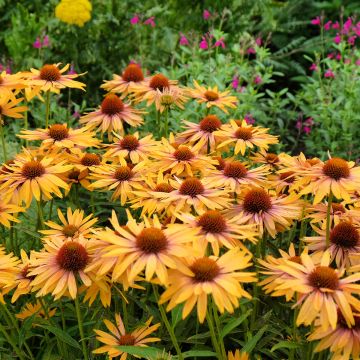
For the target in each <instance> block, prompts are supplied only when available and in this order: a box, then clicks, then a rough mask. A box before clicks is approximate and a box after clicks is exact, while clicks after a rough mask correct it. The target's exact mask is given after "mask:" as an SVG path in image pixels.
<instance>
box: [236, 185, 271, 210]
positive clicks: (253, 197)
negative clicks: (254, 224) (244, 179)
mask: <svg viewBox="0 0 360 360" xmlns="http://www.w3.org/2000/svg"><path fill="white" fill-rule="evenodd" d="M243 206H244V209H245V210H246V211H248V212H250V213H253V214H255V213H259V212H260V211H263V212H266V211H268V210H270V209H271V206H272V205H271V198H270V196H269V194H268V193H267V192H266V191H265V190H263V189H260V188H259V189H252V190H250V191H249V192H248V193H247V194H246V195H245V197H244V204H243Z"/></svg>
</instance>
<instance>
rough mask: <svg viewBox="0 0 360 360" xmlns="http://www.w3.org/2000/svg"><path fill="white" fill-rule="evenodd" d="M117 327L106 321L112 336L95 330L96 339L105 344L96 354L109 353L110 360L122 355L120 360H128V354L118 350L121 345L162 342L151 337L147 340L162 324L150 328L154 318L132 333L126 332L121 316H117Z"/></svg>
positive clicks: (143, 344)
mask: <svg viewBox="0 0 360 360" xmlns="http://www.w3.org/2000/svg"><path fill="white" fill-rule="evenodd" d="M115 320H116V325H114V324H113V323H111V322H110V321H109V320H104V324H105V326H106V327H107V329H108V330H109V331H110V333H111V334H108V333H106V332H104V331H101V330H94V331H95V332H96V334H97V335H98V336H97V337H96V339H97V340H98V341H100V342H102V343H104V344H106V345H105V346H102V347H100V348H98V349H96V350H94V351H93V353H94V354H102V353H108V355H109V357H110V359H113V358H116V357H118V356H120V355H121V357H120V360H126V359H127V355H128V354H127V353H126V352H123V351H121V350H119V349H118V346H120V345H130V346H147V345H146V344H147V343H150V342H155V341H160V339H159V338H155V337H151V338H147V336H148V335H150V334H151V333H152V332H154V331H156V330H157V329H158V328H159V327H160V324H155V325H153V326H150V323H151V321H152V318H150V319H149V320H148V321H147V322H146V323H145V326H139V327H138V328H137V329H135V330H134V331H132V332H126V330H125V327H124V323H123V321H122V319H121V317H120V314H115Z"/></svg>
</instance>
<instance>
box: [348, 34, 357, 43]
mask: <svg viewBox="0 0 360 360" xmlns="http://www.w3.org/2000/svg"><path fill="white" fill-rule="evenodd" d="M355 40H356V35H353V36H350V37H349V38H348V43H349V44H350V45H355Z"/></svg>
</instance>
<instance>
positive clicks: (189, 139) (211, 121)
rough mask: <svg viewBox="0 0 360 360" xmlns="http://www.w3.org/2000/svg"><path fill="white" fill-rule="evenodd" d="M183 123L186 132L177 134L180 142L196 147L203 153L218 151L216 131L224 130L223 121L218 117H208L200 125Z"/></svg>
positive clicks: (188, 122)
mask: <svg viewBox="0 0 360 360" xmlns="http://www.w3.org/2000/svg"><path fill="white" fill-rule="evenodd" d="M183 123H184V124H185V130H184V131H183V132H181V133H179V134H177V136H176V140H177V141H178V142H180V143H185V144H191V145H194V146H195V147H196V149H199V150H200V151H201V152H212V151H215V150H216V146H217V144H218V143H219V136H217V133H216V131H217V130H220V129H221V128H222V123H221V120H220V119H219V118H218V117H217V116H216V115H207V116H205V117H204V118H203V119H202V120H201V121H200V123H198V124H196V123H192V122H190V121H185V120H184V121H183Z"/></svg>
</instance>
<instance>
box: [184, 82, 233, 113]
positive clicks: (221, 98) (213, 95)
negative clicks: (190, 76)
mask: <svg viewBox="0 0 360 360" xmlns="http://www.w3.org/2000/svg"><path fill="white" fill-rule="evenodd" d="M194 86H195V89H191V88H189V89H188V91H187V93H188V95H189V96H190V97H192V98H194V99H196V100H197V102H199V103H200V104H201V103H206V107H207V108H210V107H212V106H217V107H218V108H219V109H220V110H222V111H224V112H225V113H226V114H227V113H228V111H227V109H226V108H227V107H228V108H232V109H235V108H236V103H237V102H238V100H237V98H236V96H229V95H228V94H229V93H230V91H229V90H228V91H223V92H221V91H219V90H218V87H217V86H214V87H213V88H211V87H209V88H206V87H204V86H200V85H199V84H198V82H197V81H196V80H194Z"/></svg>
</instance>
